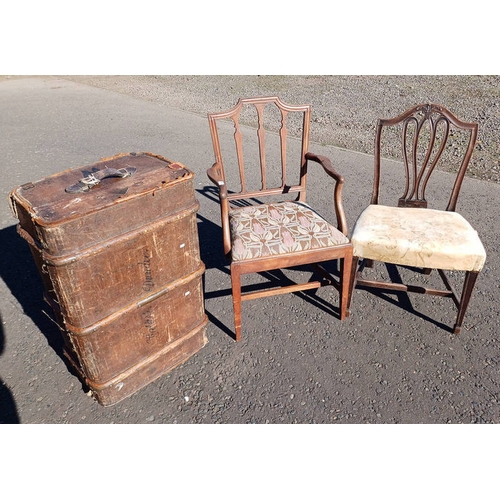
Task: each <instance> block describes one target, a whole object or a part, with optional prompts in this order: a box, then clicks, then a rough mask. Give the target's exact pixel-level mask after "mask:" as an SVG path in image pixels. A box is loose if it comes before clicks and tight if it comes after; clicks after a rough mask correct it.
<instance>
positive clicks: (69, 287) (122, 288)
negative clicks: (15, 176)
mask: <svg viewBox="0 0 500 500" xmlns="http://www.w3.org/2000/svg"><path fill="white" fill-rule="evenodd" d="M193 177H194V175H193V173H192V172H190V171H189V170H188V169H187V168H186V167H185V166H183V165H182V164H180V163H174V162H171V161H170V160H167V159H165V158H162V157H160V156H157V155H153V154H150V153H130V154H120V155H117V156H115V157H112V158H108V159H105V160H102V161H100V162H98V163H95V164H93V165H89V166H86V167H82V168H76V169H70V170H66V171H64V172H61V173H59V174H56V175H53V176H50V177H47V178H45V179H42V180H40V181H38V182H34V183H28V184H25V185H23V186H20V187H18V188H16V189H14V190H13V191H12V192H11V194H10V200H11V205H12V209H13V211H14V214H15V215H16V217H17V218H18V219H19V224H18V232H19V234H20V235H21V236H22V237H23V238H24V239H25V240H26V241H27V242H28V244H29V246H30V248H31V251H32V254H33V257H34V260H35V263H36V265H37V267H38V270H39V272H40V275H41V277H42V280H43V282H44V285H45V290H46V292H45V299H46V301H47V302H48V303H49V304H50V305H51V307H52V310H53V311H54V315H55V317H56V320H57V322H58V323H59V324H60V326H61V329H62V331H63V336H64V341H65V346H66V347H65V354H66V356H67V357H68V358H69V359H70V361H71V363H72V364H73V366H74V367H75V369H76V370H77V372H78V373H79V375H80V377H81V378H82V380H83V381H84V383H85V384H86V385H87V386H88V387H89V388H90V390H91V391H92V393H93V394H94V396H95V398H96V399H97V401H98V402H99V403H101V404H102V405H105V406H107V405H111V404H114V403H117V402H118V401H121V400H122V399H124V398H125V397H127V396H129V395H131V394H133V393H134V392H136V391H137V390H138V389H140V388H141V387H144V386H145V385H146V384H148V383H149V382H151V381H153V380H154V379H156V378H157V377H159V376H160V375H162V374H163V373H165V372H167V371H169V370H171V369H172V368H173V367H175V366H177V365H178V364H180V363H182V362H183V361H185V360H186V359H188V358H189V357H190V356H191V355H193V354H194V353H195V352H197V351H198V350H199V349H201V348H202V347H203V346H204V345H205V343H206V324H207V317H206V315H205V311H204V305H203V288H202V276H203V273H204V270H205V267H204V265H203V263H202V262H201V260H200V252H199V242H198V231H197V224H196V212H197V211H198V207H199V204H198V202H197V200H196V198H195V196H194V186H193Z"/></svg>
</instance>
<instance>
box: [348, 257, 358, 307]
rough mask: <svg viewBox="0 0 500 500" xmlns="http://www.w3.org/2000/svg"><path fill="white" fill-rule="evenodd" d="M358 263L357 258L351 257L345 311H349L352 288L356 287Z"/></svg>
mask: <svg viewBox="0 0 500 500" xmlns="http://www.w3.org/2000/svg"><path fill="white" fill-rule="evenodd" d="M358 263H359V257H356V256H353V257H352V260H351V269H350V276H349V292H348V298H347V309H348V310H349V311H350V309H351V302H352V294H353V293H354V288H355V287H356V276H357V274H358Z"/></svg>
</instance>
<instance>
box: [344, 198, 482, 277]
mask: <svg viewBox="0 0 500 500" xmlns="http://www.w3.org/2000/svg"><path fill="white" fill-rule="evenodd" d="M352 244H353V247H354V248H353V252H354V255H355V256H358V257H363V258H365V259H371V260H375V261H383V262H389V263H391V264H399V265H407V266H417V267H424V268H429V269H447V270H457V271H480V270H481V269H482V267H483V265H484V262H485V260H486V252H485V250H484V246H483V244H482V243H481V240H480V239H479V236H478V234H477V231H476V230H475V229H474V228H473V227H472V226H471V225H470V224H469V222H467V220H465V218H464V217H463V216H462V215H460V214H459V213H457V212H445V211H442V210H432V209H429V208H405V207H389V206H385V205H369V206H368V207H367V208H366V209H365V210H364V211H363V212H362V214H361V215H360V217H359V219H358V221H357V222H356V225H355V228H354V231H353V236H352Z"/></svg>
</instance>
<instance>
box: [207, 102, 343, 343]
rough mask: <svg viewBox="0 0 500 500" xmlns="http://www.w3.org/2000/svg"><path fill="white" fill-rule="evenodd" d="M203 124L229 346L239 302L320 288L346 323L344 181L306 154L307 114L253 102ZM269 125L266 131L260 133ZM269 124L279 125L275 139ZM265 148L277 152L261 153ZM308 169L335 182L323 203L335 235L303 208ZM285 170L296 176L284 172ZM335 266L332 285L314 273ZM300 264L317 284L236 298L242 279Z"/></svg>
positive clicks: (329, 278)
mask: <svg viewBox="0 0 500 500" xmlns="http://www.w3.org/2000/svg"><path fill="white" fill-rule="evenodd" d="M252 116H254V117H255V119H256V125H257V130H252V129H247V128H244V127H241V126H240V118H241V119H242V120H243V118H242V117H246V119H249V117H252ZM208 118H209V124H210V132H211V135H212V142H213V147H214V154H215V163H214V164H213V166H212V167H211V168H209V169H208V170H207V175H208V177H209V179H210V180H211V181H212V182H213V183H214V184H215V185H216V186H217V191H218V196H219V201H220V209H221V225H222V237H223V245H224V254H225V256H226V257H227V258H228V259H229V260H230V263H231V264H230V269H231V289H232V297H233V308H234V329H235V334H236V340H237V341H238V340H240V339H241V303H242V301H244V300H249V299H257V298H261V297H267V296H270V295H277V294H282V293H290V292H298V291H302V290H310V289H315V288H318V287H320V286H323V285H333V286H334V287H335V288H337V290H338V291H339V295H340V297H339V316H340V319H341V320H344V319H345V318H346V317H347V316H348V315H349V311H348V309H347V301H348V299H349V285H350V276H351V264H352V245H351V242H350V241H349V239H348V238H347V223H346V218H345V214H344V208H343V205H342V196H341V195H342V187H343V183H344V179H343V178H342V176H340V175H339V174H338V173H337V172H336V171H335V170H334V168H333V167H332V165H331V162H330V160H329V159H328V158H326V157H324V156H319V155H315V154H313V153H311V152H309V151H308V148H309V126H310V118H311V106H310V105H303V106H291V105H288V104H285V103H283V102H282V101H281V100H280V99H279V98H278V97H255V98H247V99H239V100H238V102H237V103H236V106H235V107H234V108H232V109H230V110H228V111H224V112H221V113H212V114H209V116H208ZM273 118H274V119H273ZM269 119H270V120H269ZM268 120H269V122H270V123H271V126H270V127H267V125H266V126H264V123H266V124H267V123H268ZM226 121H229V123H230V124H232V126H233V127H234V135H233V137H234V142H233V141H229V140H225V139H226V138H225V137H222V136H221V137H220V136H219V130H220V129H221V128H223V127H224V126H225V123H224V122H226ZM273 123H275V124H279V125H278V126H277V129H276V128H275V129H274V131H273V130H272V126H273ZM291 127H293V130H295V131H296V132H297V131H298V132H300V134H301V136H302V137H301V139H302V140H301V141H300V142H299V141H297V142H295V141H287V136H288V134H289V131H290V130H292V129H291ZM269 128H271V130H270V129H269ZM270 143H274V144H275V145H276V146H277V147H276V148H274V149H273V148H270V147H269V146H268V147H266V145H267V144H270ZM299 148H300V150H299ZM252 152H253V153H254V154H251V153H252ZM311 163H312V164H316V163H318V164H319V165H320V166H321V167H322V170H323V171H324V172H326V174H327V175H328V176H330V177H331V178H332V179H333V181H334V182H332V187H333V196H332V195H329V199H331V200H332V201H333V206H334V210H335V215H336V218H337V226H336V227H334V226H333V225H331V224H330V223H328V222H327V221H326V220H325V219H324V218H323V217H322V216H321V215H319V214H318V213H317V212H316V211H315V210H314V209H313V208H311V207H310V206H309V205H307V204H306V178H307V175H308V168H309V164H311ZM224 164H226V165H228V166H229V167H230V166H231V164H232V165H233V168H225V165H224ZM291 166H292V167H293V166H294V167H295V168H287V167H291ZM335 260H338V261H339V276H338V278H337V277H336V276H333V275H332V274H331V273H328V272H327V271H326V268H325V266H322V265H320V264H321V263H325V262H328V261H335ZM306 264H309V265H313V266H314V268H315V269H316V270H318V271H319V273H318V276H319V279H310V280H309V281H307V282H306V283H293V284H291V285H290V284H289V281H286V283H285V282H281V283H280V285H279V286H274V287H269V284H268V283H264V285H266V288H265V289H259V290H255V288H253V287H244V291H243V290H242V283H241V277H242V275H245V274H250V273H265V272H267V271H272V270H278V269H280V270H282V269H287V268H293V267H300V266H304V265H306ZM275 274H281V273H275ZM249 288H251V290H250V289H249Z"/></svg>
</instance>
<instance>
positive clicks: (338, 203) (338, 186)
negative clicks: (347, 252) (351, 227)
mask: <svg viewBox="0 0 500 500" xmlns="http://www.w3.org/2000/svg"><path fill="white" fill-rule="evenodd" d="M306 160H310V161H314V162H316V163H319V164H320V165H321V166H322V167H323V169H324V171H325V172H326V173H327V174H328V175H329V176H330V177H332V178H333V179H334V180H335V190H334V195H333V203H334V207H335V214H336V216H337V227H338V229H339V231H342V233H343V234H345V235H346V236H347V232H348V231H347V220H346V217H345V211H344V205H343V203H342V189H343V187H344V178H343V177H342V176H341V175H340V174H339V173H338V172H337V171H336V170H335V169H334V168H333V166H332V162H331V161H330V159H329V158H327V157H326V156H321V155H316V154H314V153H306Z"/></svg>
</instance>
